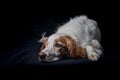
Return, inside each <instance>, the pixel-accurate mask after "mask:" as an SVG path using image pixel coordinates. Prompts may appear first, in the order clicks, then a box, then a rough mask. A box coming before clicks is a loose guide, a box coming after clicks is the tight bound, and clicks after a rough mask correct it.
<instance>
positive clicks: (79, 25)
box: [43, 16, 102, 60]
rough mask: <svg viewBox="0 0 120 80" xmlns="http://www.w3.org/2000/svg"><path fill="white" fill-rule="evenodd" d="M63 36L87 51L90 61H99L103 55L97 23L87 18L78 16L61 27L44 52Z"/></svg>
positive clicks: (50, 38) (51, 37) (52, 36)
mask: <svg viewBox="0 0 120 80" xmlns="http://www.w3.org/2000/svg"><path fill="white" fill-rule="evenodd" d="M63 35H67V36H70V37H71V38H73V39H74V40H75V41H76V43H77V44H78V46H80V47H82V48H84V49H86V52H87V55H88V59H90V60H98V59H99V57H100V55H101V54H102V50H101V45H100V39H101V34H100V30H99V28H98V27H97V22H96V21H94V20H92V19H88V17H87V16H76V17H75V18H73V19H71V20H70V21H68V22H67V23H66V24H64V25H62V26H60V27H59V28H58V30H57V31H56V32H55V33H54V34H53V35H51V36H50V37H49V38H48V42H49V45H48V46H47V47H46V48H45V49H44V50H43V52H45V50H48V49H47V48H48V47H49V48H50V47H52V46H53V42H54V40H55V39H56V38H58V37H60V36H63ZM50 49H51V48H50ZM49 52H50V51H49ZM56 54H57V53H56Z"/></svg>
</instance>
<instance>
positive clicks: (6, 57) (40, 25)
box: [0, 2, 120, 78]
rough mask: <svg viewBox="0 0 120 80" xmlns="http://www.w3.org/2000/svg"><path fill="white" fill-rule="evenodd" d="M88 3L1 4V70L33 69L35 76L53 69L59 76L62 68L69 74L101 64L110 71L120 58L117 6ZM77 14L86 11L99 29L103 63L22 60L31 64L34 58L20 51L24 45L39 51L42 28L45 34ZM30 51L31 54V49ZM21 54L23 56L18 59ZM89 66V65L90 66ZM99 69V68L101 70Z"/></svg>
mask: <svg viewBox="0 0 120 80" xmlns="http://www.w3.org/2000/svg"><path fill="white" fill-rule="evenodd" d="M67 4H68V3H67ZM88 4H89V3H87V4H86V3H85V4H84V3H81V4H73V3H72V4H69V5H70V7H69V6H68V5H66V4H65V5H64V6H63V4H59V5H58V4H57V5H55V6H52V7H51V5H52V4H49V5H47V4H45V5H43V6H40V5H41V4H39V5H37V6H36V7H35V8H33V5H32V6H31V7H20V6H18V7H15V6H13V7H7V8H5V9H4V8H3V11H2V14H1V18H0V19H1V24H0V47H1V49H0V55H1V56H0V60H1V61H0V65H1V66H3V67H1V69H2V70H3V72H4V70H5V71H7V72H8V73H7V74H8V75H9V74H10V73H11V72H13V71H14V72H13V74H15V73H17V72H20V73H21V74H22V73H24V71H26V73H25V74H27V73H29V72H30V73H29V74H30V75H33V74H34V73H35V77H38V76H39V71H40V73H42V74H43V76H44V75H46V72H47V73H51V72H53V73H58V75H57V74H56V76H57V77H59V75H60V74H62V73H64V71H66V73H64V74H68V73H69V74H70V73H71V72H72V73H76V72H79V71H81V70H83V71H82V72H84V70H85V71H86V72H90V71H92V70H96V72H97V70H98V69H96V68H99V67H98V66H100V67H101V68H103V69H106V70H105V71H107V72H109V71H111V69H108V67H109V66H111V65H115V66H118V63H119V60H120V54H119V52H120V51H119V45H120V39H119V35H120V31H119V17H118V16H119V12H118V11H119V10H118V6H117V4H114V3H111V4H108V3H105V2H101V3H99V2H97V3H93V4H89V5H88ZM113 5H114V6H113ZM73 6H74V7H73ZM76 15H87V16H88V17H89V18H91V19H94V20H96V21H97V23H98V26H99V28H100V30H101V33H102V41H101V44H102V46H103V49H104V53H105V54H106V57H105V59H107V60H108V61H107V62H106V61H104V59H103V60H102V63H100V62H96V63H95V64H94V63H93V64H92V63H88V64H87V65H85V66H83V65H80V64H78V65H77V66H74V65H73V66H71V67H72V68H71V67H70V66H69V68H68V66H64V67H63V66H62V67H61V66H54V67H53V66H52V67H50V66H49V67H47V66H42V65H40V66H39V65H37V66H34V65H32V66H31V65H26V64H25V63H27V64H34V61H33V62H32V61H30V59H29V58H30V56H29V58H27V57H23V56H24V54H22V56H21V55H20V53H19V51H23V53H24V51H25V50H26V48H27V49H28V51H29V50H30V51H32V48H33V49H36V50H35V51H36V53H38V52H39V48H40V45H41V44H39V43H37V40H39V39H40V37H41V34H42V33H43V32H47V36H49V35H50V34H52V33H53V32H54V30H55V28H56V26H58V25H61V24H63V23H65V22H66V21H68V20H69V19H70V18H71V17H74V16H76ZM36 45H37V46H36ZM33 51H34V50H33ZM28 53H30V52H28ZM28 53H27V54H28ZM30 54H32V52H31V53H30ZM14 55H16V56H14ZM21 57H22V58H23V59H21ZM25 58H26V59H25ZM27 59H29V61H27ZM17 60H18V61H17ZM111 63H112V64H111ZM114 63H115V64H114ZM6 64H7V65H6ZM8 64H9V65H8ZM14 64H17V65H14ZM8 66H9V67H8ZM88 66H89V67H90V68H91V69H89V68H88ZM93 66H95V67H93ZM106 66H107V67H106ZM79 68H82V69H79ZM86 68H87V69H86ZM116 68H117V67H116ZM36 71H37V72H36ZM98 71H100V72H102V71H101V70H98ZM113 71H114V70H113ZM115 71H118V69H117V70H116V69H115ZM86 72H85V73H86ZM4 74H6V73H4ZM64 74H62V76H63V77H65V75H64ZM89 74H90V73H89ZM24 76H26V75H24ZM71 76H72V74H71ZM49 77H50V76H49ZM38 78H39V77H38Z"/></svg>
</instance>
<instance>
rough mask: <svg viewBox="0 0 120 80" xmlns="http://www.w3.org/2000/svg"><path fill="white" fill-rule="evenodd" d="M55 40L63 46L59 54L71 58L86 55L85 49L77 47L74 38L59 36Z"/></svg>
mask: <svg viewBox="0 0 120 80" xmlns="http://www.w3.org/2000/svg"><path fill="white" fill-rule="evenodd" d="M55 42H61V43H62V45H63V48H61V50H60V52H61V55H67V56H69V57H72V58H84V57H86V51H85V49H82V48H81V47H78V46H77V44H76V42H75V40H74V39H72V38H71V37H69V36H60V37H59V38H58V39H56V40H55Z"/></svg>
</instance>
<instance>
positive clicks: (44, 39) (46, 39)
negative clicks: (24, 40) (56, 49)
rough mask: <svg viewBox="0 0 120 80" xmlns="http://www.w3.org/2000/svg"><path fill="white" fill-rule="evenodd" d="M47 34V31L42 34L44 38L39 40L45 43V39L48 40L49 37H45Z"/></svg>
mask: <svg viewBox="0 0 120 80" xmlns="http://www.w3.org/2000/svg"><path fill="white" fill-rule="evenodd" d="M45 35H46V32H44V33H43V34H42V38H41V39H40V40H39V41H38V42H40V43H43V42H44V41H46V40H47V39H48V37H45Z"/></svg>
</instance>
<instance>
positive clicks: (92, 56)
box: [88, 52, 100, 61]
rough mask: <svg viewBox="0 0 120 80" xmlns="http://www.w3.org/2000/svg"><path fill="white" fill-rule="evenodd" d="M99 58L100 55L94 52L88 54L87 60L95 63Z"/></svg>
mask: <svg viewBox="0 0 120 80" xmlns="http://www.w3.org/2000/svg"><path fill="white" fill-rule="evenodd" d="M99 58H100V55H99V54H97V53H96V52H90V53H89V54H88V59H89V60H92V61H97V60H98V59H99Z"/></svg>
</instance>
